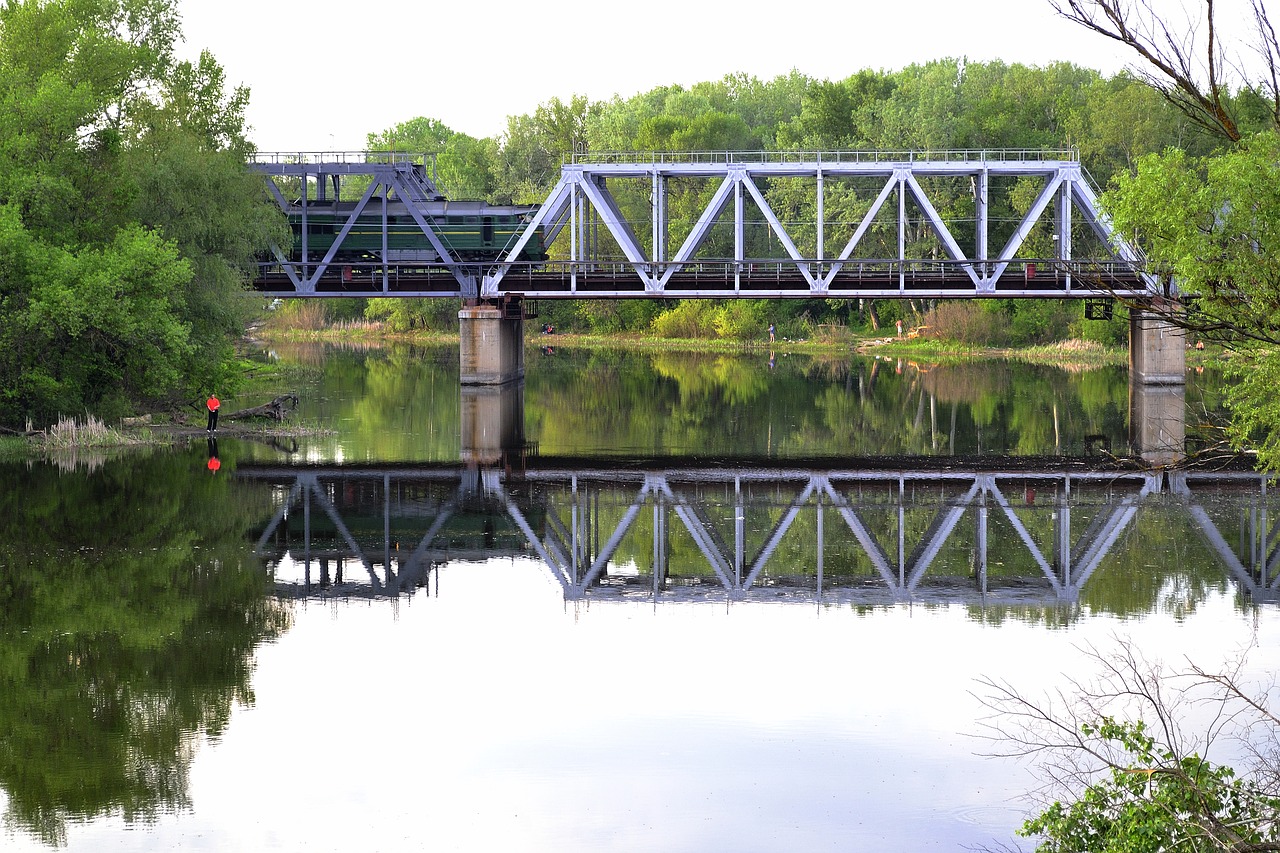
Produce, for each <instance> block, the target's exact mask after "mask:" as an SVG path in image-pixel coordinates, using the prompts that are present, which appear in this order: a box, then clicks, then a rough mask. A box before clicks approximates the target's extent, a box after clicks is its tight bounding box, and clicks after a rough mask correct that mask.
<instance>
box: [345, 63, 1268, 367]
mask: <svg viewBox="0 0 1280 853" xmlns="http://www.w3.org/2000/svg"><path fill="white" fill-rule="evenodd" d="M1227 97H1228V99H1229V100H1230V102H1231V104H1232V105H1233V107H1234V108H1236V110H1237V112H1239V113H1240V114H1241V115H1243V116H1245V119H1243V120H1242V124H1243V126H1246V127H1251V128H1254V129H1261V128H1262V127H1264V126H1265V124H1266V118H1267V116H1266V112H1265V110H1264V109H1262V107H1264V106H1265V104H1263V103H1262V102H1261V101H1260V99H1259V97H1258V93H1257V92H1256V91H1255V90H1253V89H1247V88H1246V89H1242V90H1241V91H1240V92H1238V93H1237V94H1235V95H1228V96H1227ZM368 144H369V146H370V148H377V149H383V148H391V149H399V150H413V151H427V152H433V153H435V154H436V157H437V176H438V179H439V183H440V185H441V187H442V189H443V190H444V192H445V194H446V195H449V196H450V197H453V198H483V199H486V200H489V201H492V202H497V203H538V202H541V201H542V200H543V199H544V198H545V197H546V194H547V193H548V192H549V190H550V188H551V187H552V186H553V185H554V183H555V181H556V180H557V179H558V177H559V174H560V166H561V164H562V163H564V162H566V161H568V160H570V159H571V158H573V157H574V156H577V155H581V154H584V153H585V154H590V153H592V152H597V153H598V152H634V153H635V154H637V156H640V157H644V156H646V155H647V154H651V153H655V152H716V151H809V152H814V151H833V150H844V149H860V150H880V151H935V152H936V151H947V150H962V149H968V150H981V149H988V150H990V149H1028V150H1037V151H1038V150H1059V149H1064V148H1075V149H1077V150H1078V151H1079V153H1080V157H1081V160H1082V162H1083V165H1084V166H1085V168H1086V170H1087V171H1088V172H1089V174H1090V175H1091V176H1092V177H1093V179H1094V180H1095V181H1097V182H1098V183H1099V184H1100V185H1102V186H1104V187H1105V186H1109V185H1110V184H1111V182H1112V181H1113V179H1115V178H1117V177H1118V176H1121V175H1127V174H1129V173H1130V172H1131V171H1132V170H1133V168H1134V167H1135V165H1136V163H1137V162H1138V161H1139V160H1140V159H1141V158H1142V157H1144V156H1147V155H1150V154H1153V153H1156V152H1160V151H1164V150H1165V149H1169V148H1173V149H1177V150H1180V151H1185V152H1187V154H1188V156H1194V157H1199V156H1208V155H1212V154H1215V153H1218V152H1220V151H1222V150H1223V148H1224V141H1223V140H1222V139H1221V138H1220V137H1219V136H1215V135H1214V134H1212V133H1210V132H1209V131H1207V130H1206V129H1204V128H1203V127H1202V126H1201V125H1199V124H1197V123H1196V122H1195V121H1193V120H1192V119H1191V118H1190V117H1188V116H1187V115H1186V114H1185V113H1184V112H1183V111H1181V110H1179V109H1177V108H1176V107H1175V106H1174V105H1172V104H1170V103H1169V102H1168V101H1167V100H1166V99H1165V98H1164V97H1162V96H1161V94H1160V93H1159V92H1158V91H1156V90H1155V89H1153V88H1152V87H1151V86H1149V85H1148V84H1147V82H1145V81H1144V80H1143V79H1140V78H1138V77H1136V76H1134V75H1132V74H1129V73H1121V74H1117V75H1114V76H1109V77H1108V76H1105V75H1103V74H1101V73H1099V72H1097V71H1093V70H1090V69H1087V68H1082V67H1079V66H1076V65H1073V64H1071V63H1054V64H1050V65H1046V66H1044V67H1030V66H1025V65H1020V64H1006V63H1004V62H1000V61H989V62H971V61H966V60H964V59H958V58H946V59H939V60H936V61H933V62H928V63H924V64H914V65H909V66H907V67H906V68H903V69H901V70H896V71H886V70H881V71H873V70H861V71H858V72H857V73H855V74H853V75H852V76H850V77H848V78H846V79H843V80H818V79H814V78H810V77H807V76H805V75H804V74H802V73H800V72H799V71H793V72H791V73H790V74H786V75H782V76H779V77H775V78H774V79H772V80H760V79H757V78H755V77H751V76H749V75H746V74H733V75H728V76H726V77H724V78H722V79H721V80H718V81H713V82H703V83H698V84H695V85H693V86H689V87H683V86H677V85H673V86H664V87H658V88H655V89H652V90H650V91H648V92H643V93H640V94H637V95H633V96H630V97H621V96H615V97H614V98H612V99H610V100H606V101H592V100H590V99H588V98H586V97H583V96H574V97H572V98H569V99H568V100H561V99H559V98H551V99H550V100H548V101H546V102H545V103H543V104H541V105H539V106H538V107H537V108H536V109H535V110H534V111H533V113H532V114H529V115H521V116H512V117H510V118H509V119H508V123H507V129H506V132H505V133H504V134H502V135H501V136H500V137H497V138H491V139H477V138H475V137H471V136H468V135H467V134H464V133H459V132H456V131H453V130H452V129H450V128H448V127H447V126H446V125H444V124H443V123H442V122H440V121H438V120H436V119H433V118H425V117H419V118H414V119H411V120H409V121H406V122H403V123H401V124H399V125H396V126H395V127H391V128H387V129H385V130H382V131H379V132H375V133H370V134H369V135H368ZM617 183H618V184H619V186H613V185H611V189H612V190H613V192H614V194H615V197H617V198H618V200H619V204H620V205H621V207H622V208H623V210H624V213H629V214H631V215H634V217H635V219H636V221H644V220H645V218H646V217H647V216H648V215H649V213H648V206H649V202H648V196H647V193H648V187H647V186H643V187H642V186H639V185H637V186H635V187H629V186H627V185H625V182H621V181H620V182H617ZM713 189H714V188H713V187H711V186H708V185H706V184H705V182H703V183H699V182H697V181H692V180H690V181H687V182H684V183H681V182H678V181H672V184H671V186H670V187H669V191H670V194H671V198H670V205H669V215H670V218H671V222H672V227H673V229H677V230H678V229H679V228H680V227H682V225H683V227H685V228H691V227H692V225H693V222H694V221H695V220H696V218H697V217H698V215H699V214H700V212H701V211H702V209H703V207H704V206H705V205H706V203H707V201H708V198H709V195H710V193H711V192H712V191H713ZM803 189H804V188H803V187H802V186H801V184H800V182H798V181H797V180H794V179H791V180H788V179H775V180H773V181H770V182H768V183H767V187H766V189H765V192H766V196H767V197H768V200H769V203H770V205H771V206H772V207H773V208H774V210H775V211H777V212H778V214H779V216H780V217H781V218H783V220H784V221H786V222H787V224H788V228H789V229H790V230H791V233H792V235H793V236H794V237H795V238H796V239H797V242H798V245H799V248H800V249H801V251H802V252H809V253H812V254H814V255H815V256H816V248H817V247H816V238H817V235H816V229H815V227H814V224H813V223H814V222H815V220H816V210H815V204H816V202H815V200H814V198H812V192H808V193H806V192H804V191H803ZM878 189H879V187H878V186H877V187H876V188H875V189H873V190H870V191H868V189H867V188H866V187H860V186H857V185H855V184H853V183H849V184H841V183H839V182H835V181H832V182H829V184H828V186H827V190H826V193H825V199H824V218H825V219H826V220H827V221H828V222H830V223H835V224H833V225H832V227H831V229H829V232H828V234H827V235H826V241H827V242H828V243H829V244H833V245H834V243H835V242H836V241H837V240H838V239H840V233H839V228H840V225H839V223H848V230H849V232H850V233H852V228H853V226H854V224H856V223H857V222H858V221H860V220H861V217H862V215H863V214H864V213H865V211H866V210H867V209H868V207H869V205H870V203H871V201H872V198H873V197H874V194H875V192H876V191H877V190H878ZM928 189H929V191H930V193H931V198H932V199H933V200H934V201H935V203H936V204H937V206H938V209H939V213H940V215H941V216H942V217H943V218H944V219H945V220H947V221H948V223H949V227H952V228H953V230H954V232H955V233H956V234H957V235H958V238H959V239H961V241H962V243H963V238H964V235H965V233H966V228H967V229H968V230H969V232H972V229H973V228H974V225H973V221H974V211H973V197H972V191H971V188H970V187H969V186H968V182H967V181H955V180H953V179H933V184H932V185H931V186H930V187H929V188H928ZM1038 191H1039V187H1038V186H1032V185H1031V183H1029V182H1027V181H1009V182H1007V183H1006V184H1005V185H1003V186H998V187H997V186H995V185H994V183H993V189H992V199H991V204H992V211H991V219H992V223H993V224H992V226H991V227H992V228H993V230H994V232H995V233H996V234H997V236H996V237H993V238H992V239H998V235H999V232H1000V229H1001V228H1004V229H1005V230H1008V231H1012V229H1013V227H1014V224H1015V223H1016V221H1017V220H1018V219H1020V218H1021V216H1022V215H1023V214H1025V213H1026V211H1027V210H1028V209H1029V207H1030V206H1031V204H1032V203H1033V201H1034V199H1035V196H1036V193H1037V192H1038ZM912 225H913V227H914V231H913V232H912V235H910V236H911V239H913V240H915V241H916V242H917V243H919V246H918V247H917V251H920V252H929V251H936V249H931V248H929V247H930V245H931V244H933V243H935V242H936V240H935V237H934V235H933V234H932V233H931V231H930V229H929V228H928V227H927V226H926V225H925V224H924V223H923V222H921V223H912ZM1042 229H1043V231H1044V233H1039V231H1040V230H1042ZM637 230H638V231H639V232H642V233H644V232H645V229H643V228H641V229H637ZM678 236H679V235H673V237H672V239H673V240H676V239H678ZM769 239H770V235H769V234H768V232H767V229H765V228H764V227H763V226H757V227H754V228H752V227H749V228H748V234H747V240H748V249H747V251H748V254H752V253H753V252H754V253H757V254H758V255H759V256H764V255H765V254H766V253H767V252H768V246H767V241H768V240H769ZM865 239H867V240H876V239H879V240H881V241H882V242H884V244H885V247H884V252H885V254H886V255H892V254H895V253H896V251H897V248H896V243H894V245H892V246H890V245H889V244H890V243H891V242H894V241H896V234H892V233H889V229H883V230H882V233H879V234H875V233H873V234H870V235H868V237H867V238H865ZM717 240H718V241H719V242H720V244H721V246H720V248H721V249H722V250H723V253H727V252H728V251H730V247H731V245H732V242H731V241H732V234H731V233H730V231H729V229H728V228H727V227H725V228H724V231H723V233H718V232H716V231H713V233H712V235H711V237H710V241H711V243H712V245H713V248H712V249H710V250H709V251H711V252H712V253H714V252H715V248H714V245H715V243H716V241H717ZM1037 241H1039V243H1041V244H1043V246H1042V251H1043V254H1044V255H1046V256H1048V255H1050V254H1051V253H1052V248H1051V234H1050V233H1049V231H1048V230H1047V226H1042V227H1041V229H1037V232H1036V233H1033V234H1032V235H1031V237H1030V238H1029V242H1028V250H1029V251H1031V252H1034V251H1035V246H1036V245H1037ZM605 248H606V250H607V249H608V248H609V247H605ZM828 250H829V249H828ZM450 307H451V306H442V305H441V304H440V303H439V302H435V301H428V300H420V301H413V300H372V301H371V302H370V303H369V304H368V306H367V308H366V309H365V311H366V314H367V315H368V316H369V317H371V318H375V319H382V320H386V321H387V322H388V323H390V324H391V325H392V326H393V327H395V328H399V329H409V328H414V327H428V328H441V327H448V326H449V325H450V323H451V322H453V318H452V312H451V311H450V310H449V309H450ZM932 307H933V306H931V305H928V304H924V303H923V301H915V302H909V303H908V302H897V301H881V302H878V303H873V302H870V301H867V302H863V301H859V300H789V301H785V302H781V303H776V304H766V303H760V302H747V301H734V300H725V301H719V302H705V301H701V302H698V301H685V302H676V301H674V300H673V301H671V302H670V303H657V302H650V301H618V302H610V301H590V302H587V301H582V302H557V303H554V304H551V305H544V306H540V307H539V310H540V311H541V312H542V314H543V318H544V320H545V321H547V322H551V323H553V324H555V325H556V326H557V327H558V328H560V329H564V330H570V329H572V330H577V331H583V332H589V333H594V334H610V333H616V332H646V333H651V334H657V335H660V336H664V337H724V338H733V339H744V338H752V337H757V336H759V335H761V334H763V332H764V329H765V328H766V327H767V326H768V325H769V323H770V322H773V323H775V324H776V326H777V327H778V331H779V334H780V336H782V337H790V338H800V337H809V336H811V335H813V334H814V331H815V329H816V328H817V327H818V326H819V325H823V324H841V325H845V326H849V327H852V328H855V329H866V330H870V331H874V330H876V329H878V328H880V327H882V326H889V327H892V326H893V325H894V323H895V321H897V320H899V319H902V320H904V321H906V323H907V324H908V325H915V324H919V323H921V322H925V323H928V324H930V325H933V326H935V327H937V328H939V329H940V330H942V331H945V333H946V334H948V335H949V336H951V337H954V338H958V339H963V340H969V341H970V342H972V343H978V344H1015V345H1017V344H1031V343H1042V342H1046V341H1050V340H1056V339H1061V338H1063V337H1067V336H1077V337H1085V338H1092V339H1096V340H1101V341H1103V342H1118V341H1120V340H1123V336H1124V334H1125V333H1126V329H1127V327H1126V324H1125V318H1124V316H1122V314H1120V315H1117V316H1116V317H1115V319H1114V320H1113V321H1112V322H1111V323H1102V322H1089V323H1086V322H1085V321H1084V320H1083V317H1082V316H1081V308H1080V306H1079V305H1078V304H1075V303H1070V304H1049V305H1046V304H1040V303H1030V302H1026V303H1023V302H1017V301H1014V300H990V301H984V302H981V303H972V304H966V305H965V306H963V307H960V308H958V309H957V308H955V307H953V308H952V310H951V312H950V314H945V315H942V316H939V315H936V314H930V313H929V311H930V309H931V308H932ZM345 310H347V311H351V310H354V306H347V307H346V309H345ZM957 310H958V311H959V313H960V314H963V315H964V316H963V317H958V316H957ZM926 314H928V318H927V319H926Z"/></svg>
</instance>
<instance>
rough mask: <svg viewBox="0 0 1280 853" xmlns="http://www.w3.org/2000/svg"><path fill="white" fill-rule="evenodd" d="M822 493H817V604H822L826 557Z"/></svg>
mask: <svg viewBox="0 0 1280 853" xmlns="http://www.w3.org/2000/svg"><path fill="white" fill-rule="evenodd" d="M823 494H824V493H823V492H818V604H819V605H821V604H822V564H823V557H824V556H826V545H825V542H826V536H825V535H824V534H823V530H822V507H823V505H824V504H825V503H826V501H825V500H823Z"/></svg>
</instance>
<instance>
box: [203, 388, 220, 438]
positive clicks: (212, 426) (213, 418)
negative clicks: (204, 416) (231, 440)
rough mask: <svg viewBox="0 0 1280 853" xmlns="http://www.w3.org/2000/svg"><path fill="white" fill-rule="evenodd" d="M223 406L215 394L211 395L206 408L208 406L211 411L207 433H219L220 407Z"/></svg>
mask: <svg viewBox="0 0 1280 853" xmlns="http://www.w3.org/2000/svg"><path fill="white" fill-rule="evenodd" d="M221 405H222V404H221V403H220V402H218V398H217V396H216V395H214V394H210V395H209V399H208V401H206V402H205V406H207V407H208V409H209V425H208V427H206V428H205V431H206V432H217V431H218V407H219V406H221Z"/></svg>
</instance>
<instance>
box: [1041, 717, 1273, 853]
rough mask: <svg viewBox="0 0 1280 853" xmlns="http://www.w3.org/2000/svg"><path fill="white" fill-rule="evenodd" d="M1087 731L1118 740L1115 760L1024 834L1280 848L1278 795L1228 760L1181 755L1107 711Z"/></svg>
mask: <svg viewBox="0 0 1280 853" xmlns="http://www.w3.org/2000/svg"><path fill="white" fill-rule="evenodd" d="M1081 734H1082V735H1083V736H1084V737H1086V738H1094V737H1096V738H1098V739H1100V740H1101V741H1103V742H1104V743H1108V744H1112V745H1114V746H1116V747H1118V749H1119V751H1120V752H1121V753H1122V754H1123V755H1124V756H1126V759H1127V760H1126V761H1125V763H1123V764H1119V765H1113V766H1110V767H1109V768H1108V769H1107V771H1106V773H1105V775H1104V777H1103V778H1102V779H1100V780H1098V781H1095V782H1093V783H1092V784H1090V785H1089V786H1088V787H1087V788H1085V790H1084V791H1083V792H1082V793H1081V794H1080V796H1078V797H1077V798H1076V799H1074V800H1073V801H1071V802H1069V803H1067V804H1063V803H1061V802H1056V803H1054V804H1053V805H1051V806H1050V807H1049V808H1048V809H1046V810H1045V811H1044V812H1042V813H1041V814H1039V815H1037V816H1036V817H1034V818H1032V819H1031V820H1028V821H1027V822H1026V823H1025V824H1024V825H1023V827H1022V830H1021V834H1023V835H1025V836H1037V837H1039V838H1040V839H1041V841H1040V844H1039V846H1038V847H1037V848H1036V849H1037V850H1038V851H1042V853H1174V851H1188V853H1191V851H1194V852H1195V853H1201V851H1215V850H1220V851H1238V850H1251V849H1259V850H1262V849H1275V847H1274V845H1275V844H1276V842H1280V819H1278V818H1280V798H1277V797H1275V796H1272V795H1270V794H1268V793H1266V792H1265V790H1264V789H1262V788H1261V787H1260V786H1259V785H1258V784H1257V783H1255V782H1252V781H1250V780H1245V779H1240V778H1237V776H1236V774H1235V771H1234V770H1232V769H1231V768H1230V767H1228V766H1226V765H1215V764H1212V763H1210V762H1208V761H1206V760H1205V759H1203V758H1202V757H1200V756H1199V755H1196V754H1195V753H1191V754H1187V755H1179V754H1177V753H1175V752H1174V751H1173V750H1171V749H1169V748H1168V747H1166V746H1163V745H1161V744H1160V743H1158V742H1157V741H1156V740H1155V739H1154V738H1153V737H1152V736H1151V735H1150V734H1148V732H1147V727H1146V725H1145V724H1144V723H1142V722H1141V721H1139V722H1121V721H1117V720H1115V719H1112V718H1111V717H1105V716H1104V717H1102V718H1101V719H1100V720H1098V721H1096V722H1091V723H1086V724H1084V725H1083V726H1082V727H1081Z"/></svg>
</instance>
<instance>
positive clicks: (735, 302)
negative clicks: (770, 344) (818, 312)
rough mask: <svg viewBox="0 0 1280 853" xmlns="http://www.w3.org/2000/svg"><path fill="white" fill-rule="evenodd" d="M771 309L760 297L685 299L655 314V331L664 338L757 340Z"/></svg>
mask: <svg viewBox="0 0 1280 853" xmlns="http://www.w3.org/2000/svg"><path fill="white" fill-rule="evenodd" d="M772 310H773V308H772V306H770V305H769V304H768V303H765V302H761V301H759V300H750V299H726V300H718V301H712V300H706V299H685V300H683V301H681V302H678V303H676V305H675V306H674V307H673V308H670V309H668V310H666V311H663V312H662V313H661V314H659V315H658V316H657V317H655V318H654V319H653V331H654V332H655V333H656V334H657V335H658V336H659V337H662V338H693V339H697V338H725V339H728V340H749V339H758V338H761V337H763V336H764V335H765V334H766V332H765V329H766V328H767V327H768V325H769V320H768V317H769V315H770V312H771V311H772Z"/></svg>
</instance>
